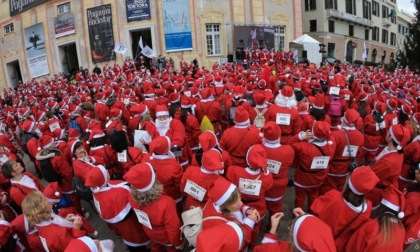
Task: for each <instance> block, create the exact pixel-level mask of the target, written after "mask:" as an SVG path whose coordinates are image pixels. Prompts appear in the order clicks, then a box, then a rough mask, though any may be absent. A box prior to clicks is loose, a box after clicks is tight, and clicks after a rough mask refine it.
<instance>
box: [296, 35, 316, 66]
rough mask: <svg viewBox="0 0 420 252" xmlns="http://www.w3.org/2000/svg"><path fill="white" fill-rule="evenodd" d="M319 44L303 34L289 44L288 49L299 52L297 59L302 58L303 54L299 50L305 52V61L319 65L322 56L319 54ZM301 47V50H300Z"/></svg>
mask: <svg viewBox="0 0 420 252" xmlns="http://www.w3.org/2000/svg"><path fill="white" fill-rule="evenodd" d="M319 44H320V42H319V41H318V40H316V39H314V38H312V37H311V36H309V35H307V34H303V35H302V36H300V37H299V38H297V39H295V40H293V41H292V42H290V48H291V50H292V51H293V50H294V49H293V48H295V49H297V50H298V51H299V58H303V56H304V55H303V53H302V52H300V50H304V51H306V59H308V60H309V62H311V63H315V64H317V65H319V63H321V61H322V54H321V53H320V52H319ZM302 46H303V49H302Z"/></svg>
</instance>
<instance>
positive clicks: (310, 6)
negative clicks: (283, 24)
mask: <svg viewBox="0 0 420 252" xmlns="http://www.w3.org/2000/svg"><path fill="white" fill-rule="evenodd" d="M310 10H316V0H305V11H310Z"/></svg>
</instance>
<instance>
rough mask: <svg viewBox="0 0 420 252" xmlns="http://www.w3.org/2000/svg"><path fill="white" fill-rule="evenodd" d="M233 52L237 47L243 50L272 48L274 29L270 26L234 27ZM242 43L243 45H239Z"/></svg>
mask: <svg viewBox="0 0 420 252" xmlns="http://www.w3.org/2000/svg"><path fill="white" fill-rule="evenodd" d="M234 33H235V36H234V37H235V42H234V46H235V50H236V49H237V48H238V47H244V48H245V49H248V50H250V49H254V50H256V49H261V48H263V49H268V50H271V49H272V48H274V28H273V27H271V26H255V25H245V26H235V28H234ZM240 40H242V41H243V45H242V44H240V43H241V42H240Z"/></svg>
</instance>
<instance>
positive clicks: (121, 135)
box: [108, 128, 128, 152]
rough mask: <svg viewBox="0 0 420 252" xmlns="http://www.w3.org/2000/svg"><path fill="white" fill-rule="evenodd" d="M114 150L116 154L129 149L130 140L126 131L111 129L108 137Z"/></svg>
mask: <svg viewBox="0 0 420 252" xmlns="http://www.w3.org/2000/svg"><path fill="white" fill-rule="evenodd" d="M108 138H109V142H110V143H111V147H112V149H114V150H115V151H116V152H122V151H123V150H126V149H127V148H128V140H127V136H126V134H125V131H124V130H119V131H118V130H117V129H116V128H113V129H111V131H110V132H109V135H108Z"/></svg>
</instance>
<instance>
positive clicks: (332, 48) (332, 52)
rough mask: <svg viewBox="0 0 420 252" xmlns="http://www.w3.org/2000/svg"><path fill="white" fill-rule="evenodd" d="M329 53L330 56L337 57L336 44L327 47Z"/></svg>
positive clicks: (329, 44)
mask: <svg viewBox="0 0 420 252" xmlns="http://www.w3.org/2000/svg"><path fill="white" fill-rule="evenodd" d="M327 50H328V51H327V53H328V56H331V57H334V55H335V44H334V43H328V47H327Z"/></svg>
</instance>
